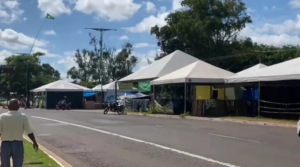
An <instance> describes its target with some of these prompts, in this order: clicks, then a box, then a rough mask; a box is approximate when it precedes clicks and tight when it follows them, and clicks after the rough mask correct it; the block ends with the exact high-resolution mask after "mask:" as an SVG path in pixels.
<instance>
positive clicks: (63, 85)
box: [31, 80, 91, 92]
mask: <svg viewBox="0 0 300 167" xmlns="http://www.w3.org/2000/svg"><path fill="white" fill-rule="evenodd" d="M31 91H32V92H51V91H52V92H54V91H55V92H56V91H57V92H73V91H74V92H75V91H77V92H83V91H91V89H89V88H86V87H84V86H80V85H77V84H73V83H71V82H68V81H64V80H58V81H55V82H52V83H49V84H47V85H43V86H41V87H38V88H36V89H33V90H31Z"/></svg>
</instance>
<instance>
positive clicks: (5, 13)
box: [0, 0, 24, 24]
mask: <svg viewBox="0 0 300 167" xmlns="http://www.w3.org/2000/svg"><path fill="white" fill-rule="evenodd" d="M19 6H20V3H19V2H18V1H9V0H8V1H2V0H0V23H5V24H10V23H13V22H15V21H16V20H18V19H19V17H20V16H21V15H22V14H23V13H24V10H22V9H20V7H19Z"/></svg>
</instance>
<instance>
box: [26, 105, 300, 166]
mask: <svg viewBox="0 0 300 167" xmlns="http://www.w3.org/2000/svg"><path fill="white" fill-rule="evenodd" d="M21 111H22V112H24V113H26V114H27V115H28V116H29V117H30V121H31V124H32V126H33V129H34V132H35V134H36V136H37V138H38V141H39V142H40V143H41V144H43V145H44V146H45V147H47V148H48V149H49V150H51V151H53V152H54V153H56V154H57V155H59V156H61V157H62V158H63V159H65V160H66V161H68V162H70V163H71V165H73V166H74V167H83V166H84V167H153V166H158V167H224V166H225V167H237V166H241V167H262V166H263V167H284V166H289V167H299V164H300V158H299V155H300V144H299V143H300V138H299V137H298V136H297V135H296V129H294V128H280V127H264V126H256V125H246V124H236V123H228V122H227V123H222V122H212V121H192V120H185V119H168V118H154V117H147V116H133V115H114V114H108V115H103V114H102V113H99V112H94V111H83V110H78V111H74V110H73V111H72V110H71V111H61V110H60V111H56V110H38V109H31V110H21Z"/></svg>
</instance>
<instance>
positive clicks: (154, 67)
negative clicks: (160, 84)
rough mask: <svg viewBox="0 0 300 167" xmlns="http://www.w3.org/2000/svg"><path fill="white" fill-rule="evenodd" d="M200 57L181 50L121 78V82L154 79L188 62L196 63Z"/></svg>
mask: <svg viewBox="0 0 300 167" xmlns="http://www.w3.org/2000/svg"><path fill="white" fill-rule="evenodd" d="M198 60H199V59H197V58H195V57H193V56H191V55H188V54H186V53H184V52H182V51H180V50H176V51H175V52H173V53H171V54H169V55H167V56H165V57H164V58H162V59H160V60H157V61H155V62H153V63H152V64H150V65H149V66H148V67H145V68H143V69H141V70H139V71H137V72H135V73H133V74H131V75H128V76H127V77H125V78H122V79H120V80H119V81H120V82H130V81H131V82H133V81H139V80H152V79H155V78H158V77H161V76H164V75H166V74H168V73H170V72H173V71H175V70H178V69H180V68H182V67H184V66H186V65H188V64H191V63H194V62H196V61H198Z"/></svg>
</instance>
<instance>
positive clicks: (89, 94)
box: [83, 92, 95, 97]
mask: <svg viewBox="0 0 300 167" xmlns="http://www.w3.org/2000/svg"><path fill="white" fill-rule="evenodd" d="M94 95H95V93H90V92H86V93H83V97H91V96H94Z"/></svg>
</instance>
